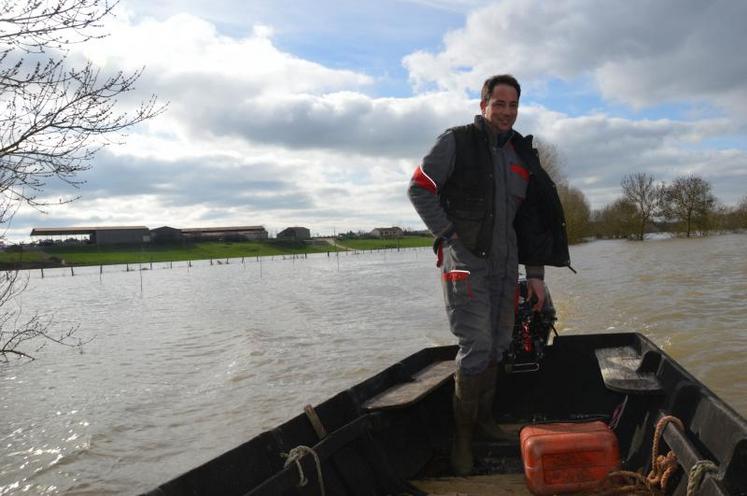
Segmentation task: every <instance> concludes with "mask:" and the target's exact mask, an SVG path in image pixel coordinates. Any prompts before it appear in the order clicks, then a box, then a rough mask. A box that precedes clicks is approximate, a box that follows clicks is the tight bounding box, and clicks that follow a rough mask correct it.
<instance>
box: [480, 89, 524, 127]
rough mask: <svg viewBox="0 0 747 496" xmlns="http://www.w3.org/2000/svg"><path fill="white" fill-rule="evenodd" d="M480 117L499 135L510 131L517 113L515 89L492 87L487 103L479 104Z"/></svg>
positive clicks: (517, 101)
mask: <svg viewBox="0 0 747 496" xmlns="http://www.w3.org/2000/svg"><path fill="white" fill-rule="evenodd" d="M480 109H482V115H483V117H485V120H486V121H488V124H490V126H491V127H492V128H493V129H495V130H496V131H497V132H499V133H505V132H507V131H510V130H511V128H512V127H513V126H514V122H516V116H517V115H518V113H519V95H518V94H517V93H516V88H514V87H513V86H509V85H507V84H498V85H496V86H494V87H493V93H491V94H490V99H488V101H487V102H480Z"/></svg>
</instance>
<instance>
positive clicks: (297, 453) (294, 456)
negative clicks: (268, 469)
mask: <svg viewBox="0 0 747 496" xmlns="http://www.w3.org/2000/svg"><path fill="white" fill-rule="evenodd" d="M307 454H310V455H311V456H312V457H314V462H316V475H317V480H318V481H319V491H320V492H321V494H322V496H325V492H324V479H323V478H322V464H321V462H320V461H319V455H317V454H316V451H314V450H313V449H311V448H309V447H308V446H303V445H300V446H296V447H295V448H293V449H292V450H290V451H289V452H288V453H281V454H280V456H282V457H283V458H285V459H286V460H285V465H284V466H283V468H285V467H287V466H288V465H290V464H291V463H295V464H296V467H297V468H298V484H297V486H298V487H304V486H305V485H306V484H308V483H309V480H308V479H307V478H306V474H304V473H303V467H302V466H301V458H303V457H304V455H307Z"/></svg>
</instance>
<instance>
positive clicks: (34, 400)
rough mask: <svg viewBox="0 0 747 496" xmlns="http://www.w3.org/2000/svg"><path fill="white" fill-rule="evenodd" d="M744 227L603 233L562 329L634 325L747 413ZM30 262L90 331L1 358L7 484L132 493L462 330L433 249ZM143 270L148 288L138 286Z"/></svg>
mask: <svg viewBox="0 0 747 496" xmlns="http://www.w3.org/2000/svg"><path fill="white" fill-rule="evenodd" d="M746 247H747V235H724V236H713V237H709V238H702V239H662V240H649V241H646V242H643V243H637V242H626V241H597V242H593V243H588V244H585V245H580V246H574V247H573V248H572V250H571V255H572V258H573V265H574V267H575V268H576V269H577V270H578V272H579V273H578V274H577V275H574V274H572V273H571V272H570V271H568V270H565V269H550V270H549V271H548V277H547V280H548V284H549V286H550V289H551V291H552V295H553V298H554V301H555V305H556V307H557V309H558V313H559V317H560V321H559V323H558V330H559V331H560V332H561V333H590V332H617V331H640V332H642V333H644V334H646V335H647V336H649V337H650V338H651V339H653V341H654V342H656V343H657V344H658V345H659V346H661V347H663V348H664V350H665V351H667V352H668V353H669V354H670V355H672V356H673V357H674V358H675V359H677V360H678V361H679V362H680V363H681V364H682V365H684V366H685V367H686V368H687V369H688V370H689V371H690V372H692V373H693V374H694V375H695V376H696V377H698V378H699V379H700V380H702V381H703V382H704V383H705V384H706V385H707V386H709V387H710V388H711V389H712V390H713V391H714V392H716V393H717V394H718V395H719V396H720V397H721V398H722V399H724V400H725V401H726V402H727V403H729V404H730V405H731V406H732V407H733V408H734V409H736V411H737V412H739V413H740V414H742V415H743V416H747V375H746V374H745V372H744V358H745V352H747V325H746V324H745V320H746V319H747V257H745V255H747V248H746ZM229 262H230V263H229V264H227V265H226V264H222V265H217V264H216V265H213V266H210V265H209V263H207V262H199V263H195V264H194V265H193V266H192V267H191V268H189V267H187V266H186V265H185V264H183V263H182V264H175V265H174V267H173V269H169V268H168V264H159V265H154V268H153V270H147V271H131V272H125V271H124V267H114V266H112V267H105V268H104V273H103V274H99V269H98V267H96V268H88V269H77V270H76V275H75V277H71V276H70V273H69V271H66V270H63V269H60V270H58V269H54V270H46V271H45V278H44V279H41V277H40V274H39V272H38V271H31V272H29V277H30V280H29V288H28V289H27V291H26V292H25V293H24V294H23V295H22V298H21V299H20V300H19V301H18V303H17V304H18V305H19V306H18V308H20V309H21V311H22V312H23V313H24V314H25V315H30V314H32V313H34V312H39V313H41V314H42V315H45V316H47V317H48V318H51V319H53V325H54V326H56V327H57V328H64V327H66V326H72V325H79V326H80V327H79V331H78V333H79V335H80V336H81V337H83V338H90V337H93V338H94V339H93V341H91V342H90V343H88V344H87V345H86V346H85V348H84V351H83V353H82V354H81V353H78V352H76V351H74V350H69V349H65V348H60V347H57V346H47V347H45V348H43V349H41V350H39V351H36V352H35V353H34V354H35V356H36V358H37V359H36V361H34V362H29V363H24V362H20V361H15V360H11V361H10V362H9V363H5V364H1V363H0V419H2V422H0V495H2V496H5V495H9V494H75V495H79V494H91V495H93V494H96V495H105V494H137V493H139V492H142V491H146V490H148V489H152V488H153V487H155V486H157V485H158V484H160V483H162V482H165V481H167V480H169V479H171V478H173V477H174V476H177V475H179V474H180V473H182V472H184V471H186V470H188V469H190V468H192V467H194V466H196V465H198V464H200V463H203V462H205V461H207V460H209V459H211V458H213V457H215V456H217V455H218V454H220V453H222V452H224V451H226V450H228V449H230V448H232V447H234V446H236V445H237V444H239V443H241V442H243V441H244V440H247V439H249V438H251V437H253V436H254V435H256V434H258V433H259V432H261V431H262V430H264V429H267V428H269V427H272V426H274V425H276V424H278V423H280V422H283V421H285V420H287V419H289V418H291V417H292V416H295V415H296V414H298V413H299V412H300V411H301V409H302V407H303V405H304V404H306V403H312V404H316V403H319V402H321V401H323V400H325V399H326V398H328V397H329V396H331V395H333V394H335V393H337V392H338V391H340V390H342V389H344V388H347V387H349V386H351V385H353V384H355V383H357V382H359V381H361V380H363V379H365V378H366V377H368V376H370V375H372V374H374V373H376V372H378V371H380V370H381V369H383V368H384V367H386V366H388V365H390V364H392V363H393V362H395V361H397V360H399V359H402V358H403V357H405V356H407V355H409V354H410V353H413V352H415V351H417V350H419V349H420V348H422V347H425V346H433V345H444V344H451V343H453V338H452V336H451V334H450V333H449V331H448V328H447V326H446V321H445V313H444V310H443V304H442V301H441V291H440V288H439V286H438V284H439V282H438V274H437V272H436V269H435V267H434V259H433V255H432V253H431V252H430V251H429V250H428V249H414V250H402V251H400V252H396V251H386V252H378V253H368V252H367V253H362V254H361V253H359V254H343V255H342V256H340V257H339V259H337V258H336V257H335V256H334V255H332V256H330V257H327V256H326V255H324V254H322V255H319V256H316V255H315V256H310V257H309V258H307V259H288V258H286V259H283V258H282V257H275V258H274V259H272V260H269V259H265V260H263V261H262V264H261V265H260V264H259V263H258V262H257V261H256V260H251V261H250V260H247V261H246V263H245V264H241V263H240V260H231V261H229ZM141 287H142V290H141Z"/></svg>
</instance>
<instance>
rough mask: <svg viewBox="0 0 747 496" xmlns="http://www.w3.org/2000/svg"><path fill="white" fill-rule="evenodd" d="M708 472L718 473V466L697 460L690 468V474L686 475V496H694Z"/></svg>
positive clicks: (708, 461) (710, 462) (707, 461)
mask: <svg viewBox="0 0 747 496" xmlns="http://www.w3.org/2000/svg"><path fill="white" fill-rule="evenodd" d="M708 472H718V466H717V465H716V464H715V463H713V462H712V461H711V460H698V461H697V462H695V463H694V464H693V466H692V467H690V473H689V474H688V475H687V496H693V495H694V494H695V491H697V490H698V488H699V487H700V483H701V482H703V477H705V474H706V473H708Z"/></svg>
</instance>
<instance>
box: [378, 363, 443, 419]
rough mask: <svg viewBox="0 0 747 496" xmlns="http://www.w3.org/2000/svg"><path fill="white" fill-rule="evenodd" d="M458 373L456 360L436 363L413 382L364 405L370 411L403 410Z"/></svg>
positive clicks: (385, 392)
mask: <svg viewBox="0 0 747 496" xmlns="http://www.w3.org/2000/svg"><path fill="white" fill-rule="evenodd" d="M455 371H456V364H455V363H454V360H444V361H441V362H434V363H432V364H430V365H429V366H427V367H425V368H424V369H422V370H420V371H418V372H417V373H416V374H415V375H413V376H412V380H411V381H409V382H404V383H400V384H395V385H394V386H392V387H390V388H389V389H387V390H386V391H384V392H382V393H380V394H378V395H376V396H374V397H373V398H371V399H370V400H368V401H366V402H365V403H364V404H363V408H364V409H365V410H368V411H373V410H386V409H389V408H402V407H406V406H409V405H412V404H413V403H415V402H417V401H418V400H420V399H421V398H422V397H424V396H425V395H426V394H428V393H429V392H431V391H432V390H434V389H436V388H437V387H439V386H440V385H441V384H443V383H444V382H446V381H447V380H449V379H451V377H452V376H453V375H454V372H455Z"/></svg>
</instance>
